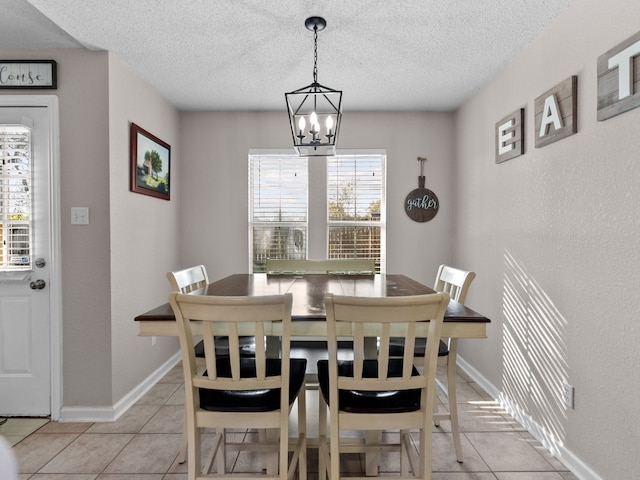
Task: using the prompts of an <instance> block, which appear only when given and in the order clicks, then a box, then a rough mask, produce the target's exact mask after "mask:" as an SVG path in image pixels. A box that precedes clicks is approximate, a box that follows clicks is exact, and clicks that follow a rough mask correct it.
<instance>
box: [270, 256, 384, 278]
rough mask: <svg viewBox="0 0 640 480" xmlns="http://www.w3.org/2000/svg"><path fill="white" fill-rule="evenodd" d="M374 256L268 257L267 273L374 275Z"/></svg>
mask: <svg viewBox="0 0 640 480" xmlns="http://www.w3.org/2000/svg"><path fill="white" fill-rule="evenodd" d="M375 263H376V262H375V259H373V258H328V259H325V260H301V259H290V260H282V259H267V273H269V274H271V275H278V274H291V273H342V274H347V275H349V274H350V275H373V274H374V273H376V264H375Z"/></svg>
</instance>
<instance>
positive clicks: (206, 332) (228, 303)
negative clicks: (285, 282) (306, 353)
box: [169, 292, 307, 480]
mask: <svg viewBox="0 0 640 480" xmlns="http://www.w3.org/2000/svg"><path fill="white" fill-rule="evenodd" d="M169 303H170V304H171V307H172V308H173V311H174V313H175V316H176V322H177V324H178V331H179V337H180V349H181V352H182V363H183V367H184V377H185V405H186V409H187V426H188V427H187V430H188V439H189V440H188V443H189V448H188V462H187V463H188V478H189V480H196V479H203V478H212V476H209V475H208V472H209V471H210V469H211V466H212V464H213V462H214V459H215V458H216V456H218V457H219V459H218V461H217V462H216V466H217V473H216V475H215V478H245V479H246V478H249V477H254V478H255V475H250V474H246V473H244V474H240V475H238V474H233V473H228V472H225V471H224V470H225V461H224V457H225V454H226V452H227V451H231V450H233V451H242V450H257V451H258V452H262V453H266V452H276V453H277V456H278V464H277V468H276V471H275V472H272V473H271V474H269V473H267V474H265V475H258V477H260V478H265V479H279V480H290V479H291V478H292V477H293V475H294V473H295V469H296V468H297V470H298V474H299V478H300V480H306V469H307V459H306V448H307V439H306V412H305V408H306V405H305V385H304V375H305V368H306V363H307V362H306V360H305V359H292V358H290V355H289V348H290V347H289V343H290V333H289V332H290V324H291V304H292V296H291V294H290V293H289V294H284V295H272V296H262V297H216V296H201V295H186V294H181V293H177V292H172V293H171V294H170V295H169ZM196 326H197V331H199V333H201V334H202V337H203V339H204V351H205V359H206V371H205V372H204V373H202V374H200V373H198V369H197V365H196V358H195V353H194V348H193V347H194V330H196ZM241 335H251V336H253V337H255V338H256V340H257V341H256V352H255V357H243V356H241V354H240V351H239V348H237V347H238V346H239V342H240V336H241ZM219 336H226V337H228V339H229V344H230V346H231V348H230V349H229V355H228V356H220V355H219V354H218V353H217V351H216V346H215V339H216V338H217V337H219ZM267 336H276V337H280V351H279V352H278V356H277V358H267V355H266V337H267ZM296 399H297V401H298V410H297V416H298V423H297V429H298V432H297V433H298V436H297V439H296V440H295V442H293V444H292V448H291V450H292V451H293V455H292V459H291V461H289V458H288V452H289V450H290V448H289V447H290V445H289V414H290V412H291V409H292V407H293V404H294V402H295V401H296ZM203 428H213V429H215V430H216V438H215V442H214V447H213V450H212V452H211V454H210V456H209V458H208V459H207V461H206V462H205V465H204V468H203V474H202V475H199V474H198V470H199V467H200V465H201V457H200V455H201V443H200V439H201V429H203ZM227 428H241V429H253V428H256V429H258V430H261V429H274V430H275V432H276V434H275V435H271V436H268V437H261V441H260V442H253V443H252V442H246V441H245V442H241V443H231V442H227V439H226V438H225V437H226V435H225V433H224V431H225V429H227ZM267 439H269V440H268V441H267Z"/></svg>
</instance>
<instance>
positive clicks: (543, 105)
mask: <svg viewBox="0 0 640 480" xmlns="http://www.w3.org/2000/svg"><path fill="white" fill-rule="evenodd" d="M534 110H535V115H536V131H535V135H536V148H540V147H544V146H545V145H549V144H550V143H553V142H557V141H558V140H561V139H563V138H566V137H568V136H569V135H573V134H574V133H576V132H577V131H578V121H577V120H578V77H577V76H575V75H574V76H572V77H569V78H567V79H566V80H565V81H564V82H562V83H560V84H558V85H556V86H555V87H553V88H552V89H550V90H547V91H546V92H545V93H543V94H542V95H540V96H539V97H538V98H536V99H535V101H534Z"/></svg>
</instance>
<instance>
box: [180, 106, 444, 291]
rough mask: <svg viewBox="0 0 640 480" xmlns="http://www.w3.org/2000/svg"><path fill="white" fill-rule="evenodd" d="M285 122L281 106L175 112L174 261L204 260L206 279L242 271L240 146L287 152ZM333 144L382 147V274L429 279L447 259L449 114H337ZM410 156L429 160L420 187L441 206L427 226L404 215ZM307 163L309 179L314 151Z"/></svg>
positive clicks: (410, 186)
mask: <svg viewBox="0 0 640 480" xmlns="http://www.w3.org/2000/svg"><path fill="white" fill-rule="evenodd" d="M288 128H289V127H288V123H287V117H286V113H285V112H284V111H283V112H266V113H265V112H246V113H239V112H195V113H186V112H183V113H182V114H181V119H180V129H181V134H180V144H181V145H182V154H181V155H182V158H183V164H182V166H181V170H180V173H181V194H182V195H181V197H180V200H181V215H182V219H181V222H182V224H181V232H182V237H181V239H180V242H181V243H180V245H181V252H182V257H181V260H182V264H183V265H185V266H187V265H190V264H197V263H204V264H205V265H206V266H207V269H208V270H209V272H210V276H211V277H212V278H213V279H216V278H220V277H223V276H226V275H229V274H231V273H237V272H245V271H248V268H249V266H248V240H247V239H248V231H247V228H248V223H247V222H248V220H247V219H248V216H247V205H248V191H247V188H248V176H247V175H248V162H247V154H248V152H249V150H250V149H284V150H285V151H291V152H293V148H292V147H291V138H290V131H289V129H288ZM339 146H340V148H347V149H353V148H368V149H375V148H385V149H386V151H387V242H388V243H387V271H388V272H389V273H404V274H407V275H410V276H412V277H414V278H416V279H418V280H421V281H424V282H427V284H429V285H431V284H432V283H433V279H434V277H435V273H436V270H437V267H438V265H440V264H441V263H443V262H447V261H450V260H451V252H452V244H451V228H452V218H453V217H452V214H453V208H454V195H455V192H453V191H452V188H451V176H452V163H453V116H452V114H445V113H388V112H386V113H385V112H372V113H354V112H345V114H344V117H343V123H342V130H341V133H340V141H339ZM418 156H426V157H428V158H429V160H428V161H427V164H426V165H425V176H426V177H427V178H426V185H427V187H428V188H430V189H431V190H433V191H434V192H435V193H436V195H438V198H439V200H440V204H441V210H440V211H439V213H438V214H437V216H436V217H435V218H434V219H433V220H431V221H430V222H427V223H416V222H414V221H412V220H411V219H409V217H408V216H407V215H406V214H405V212H404V200H405V197H406V195H407V194H408V193H409V192H410V191H411V190H414V189H415V188H417V187H418V176H419V173H420V169H419V164H418V162H417V160H416V158H417V157H418ZM310 163H312V164H313V165H312V166H311V167H310V171H311V180H310V181H311V183H313V182H314V179H315V180H316V181H317V177H315V176H314V172H318V171H320V173H321V171H322V169H323V168H325V167H324V166H323V165H324V163H323V160H322V158H316V159H311V160H310ZM318 164H320V167H318ZM318 169H319V170H318ZM310 201H311V203H313V193H311V194H310ZM223 228H224V230H223ZM324 253H325V252H322V254H324ZM318 256H319V255H318Z"/></svg>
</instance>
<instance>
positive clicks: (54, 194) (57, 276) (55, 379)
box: [0, 95, 62, 421]
mask: <svg viewBox="0 0 640 480" xmlns="http://www.w3.org/2000/svg"><path fill="white" fill-rule="evenodd" d="M0 107H46V108H47V116H48V119H49V138H48V139H45V141H48V142H49V152H50V154H49V218H50V221H49V239H50V242H49V252H47V258H48V262H49V272H50V277H49V285H47V288H48V289H49V323H50V326H51V329H50V342H49V344H50V348H49V352H50V362H49V364H50V368H51V379H50V411H51V420H54V421H57V420H59V419H60V410H61V409H62V284H61V281H62V274H61V267H60V260H61V245H60V115H59V108H58V97H57V96H56V95H0Z"/></svg>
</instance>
